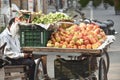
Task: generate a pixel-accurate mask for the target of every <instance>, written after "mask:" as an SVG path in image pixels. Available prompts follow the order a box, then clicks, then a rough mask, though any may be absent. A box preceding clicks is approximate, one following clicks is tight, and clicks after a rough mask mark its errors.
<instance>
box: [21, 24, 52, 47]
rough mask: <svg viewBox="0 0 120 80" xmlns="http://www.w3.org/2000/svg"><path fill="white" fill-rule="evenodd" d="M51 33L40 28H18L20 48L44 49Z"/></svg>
mask: <svg viewBox="0 0 120 80" xmlns="http://www.w3.org/2000/svg"><path fill="white" fill-rule="evenodd" d="M52 32H53V31H47V30H45V29H44V28H42V27H40V26H20V44H21V46H22V47H46V44H47V42H48V40H49V39H50V36H51V33H52Z"/></svg>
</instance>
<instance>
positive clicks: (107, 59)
mask: <svg viewBox="0 0 120 80" xmlns="http://www.w3.org/2000/svg"><path fill="white" fill-rule="evenodd" d="M104 52H105V56H104V61H105V65H106V70H107V73H108V71H109V66H110V58H109V55H108V53H107V51H106V50H104Z"/></svg>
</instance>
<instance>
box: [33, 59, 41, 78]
mask: <svg viewBox="0 0 120 80" xmlns="http://www.w3.org/2000/svg"><path fill="white" fill-rule="evenodd" d="M40 62H41V59H40V58H39V59H38V61H37V64H36V67H35V75H34V80H40V78H42V76H43V72H42V70H41V72H38V71H39V65H40ZM38 73H39V74H38Z"/></svg>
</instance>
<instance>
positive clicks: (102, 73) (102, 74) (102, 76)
mask: <svg viewBox="0 0 120 80" xmlns="http://www.w3.org/2000/svg"><path fill="white" fill-rule="evenodd" d="M98 78H99V80H108V79H107V70H106V65H105V61H104V59H103V58H101V59H100V62H99V74H98Z"/></svg>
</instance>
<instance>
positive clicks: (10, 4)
mask: <svg viewBox="0 0 120 80" xmlns="http://www.w3.org/2000/svg"><path fill="white" fill-rule="evenodd" d="M9 6H10V18H11V17H12V3H11V0H9Z"/></svg>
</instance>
